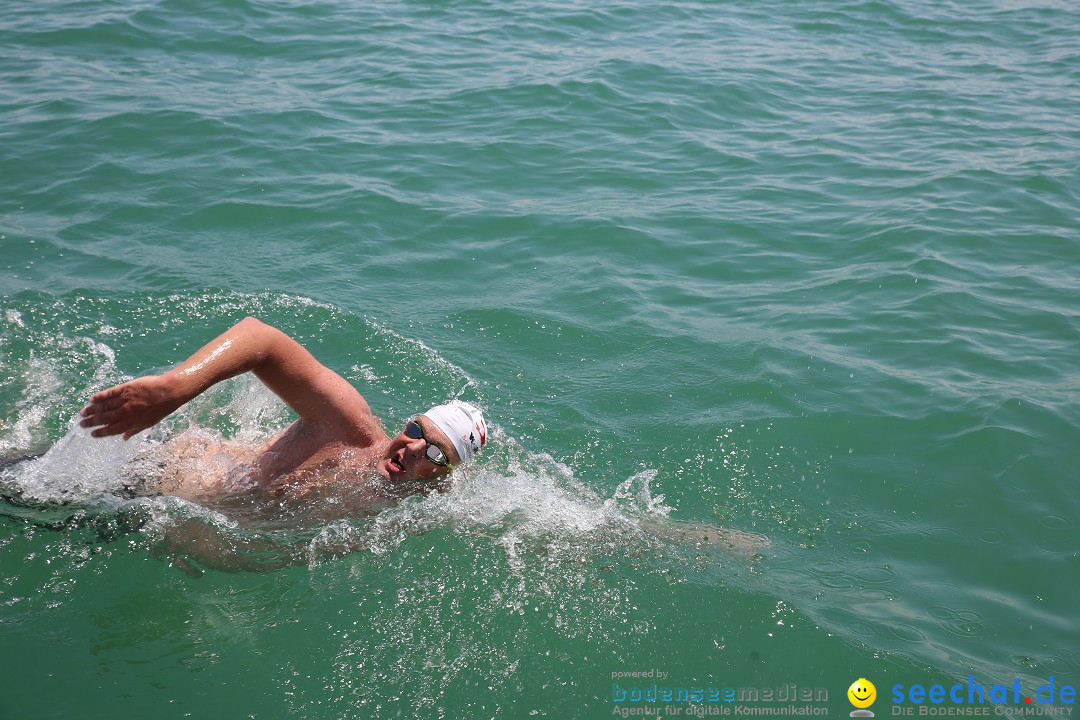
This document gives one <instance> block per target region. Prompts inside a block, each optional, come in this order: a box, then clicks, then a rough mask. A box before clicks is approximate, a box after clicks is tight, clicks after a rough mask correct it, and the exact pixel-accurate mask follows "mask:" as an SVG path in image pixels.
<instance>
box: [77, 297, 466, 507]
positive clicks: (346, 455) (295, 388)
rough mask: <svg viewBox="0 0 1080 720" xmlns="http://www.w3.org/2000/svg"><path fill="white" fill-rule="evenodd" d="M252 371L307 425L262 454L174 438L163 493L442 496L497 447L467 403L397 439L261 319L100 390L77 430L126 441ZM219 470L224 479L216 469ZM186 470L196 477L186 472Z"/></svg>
mask: <svg viewBox="0 0 1080 720" xmlns="http://www.w3.org/2000/svg"><path fill="white" fill-rule="evenodd" d="M246 372H251V373H254V375H255V377H256V378H258V379H259V380H260V381H261V382H262V383H263V384H264V385H266V386H267V387H268V388H269V389H270V390H271V391H273V393H274V394H275V395H277V396H278V397H279V398H280V399H281V400H282V401H283V402H284V403H285V404H286V405H288V406H289V407H290V408H292V409H293V411H295V412H296V414H297V415H299V418H298V419H297V420H296V421H295V422H293V423H292V424H291V425H290V426H289V427H288V428H286V429H285V430H284V431H282V432H281V433H279V434H278V435H277V436H276V437H274V438H272V439H271V440H270V441H269V442H267V443H266V444H265V445H263V446H262V447H260V448H258V449H256V450H252V449H250V448H243V447H242V446H240V445H239V444H237V443H229V442H223V441H221V440H215V439H213V438H208V437H200V436H198V435H194V436H192V435H187V436H182V437H181V438H178V439H177V440H174V441H172V443H171V447H170V451H171V453H172V461H169V462H166V461H164V460H163V461H161V465H162V468H163V469H164V468H165V466H166V465H168V466H169V467H170V468H171V471H170V473H167V474H171V479H170V480H168V481H166V482H164V483H163V484H159V485H158V488H157V491H159V492H163V493H167V494H172V495H177V496H180V497H185V498H187V499H191V500H196V501H202V500H206V499H209V498H211V497H212V496H214V495H215V494H229V493H230V492H237V491H241V490H242V491H245V492H247V491H251V490H261V491H264V492H265V493H267V494H268V495H270V496H273V497H276V498H283V499H304V498H306V497H309V496H311V495H312V494H314V493H317V492H319V491H325V490H327V489H328V486H334V487H330V488H329V490H330V491H331V492H337V491H340V490H342V488H341V485H342V484H343V482H344V483H345V484H350V483H352V484H354V485H356V486H362V487H366V486H378V487H379V488H381V490H380V492H379V493H378V494H381V495H383V496H390V497H395V498H401V497H405V496H407V495H412V494H417V493H421V494H428V493H429V492H431V491H439V492H442V491H444V490H446V489H447V488H448V482H449V474H450V471H451V470H452V469H453V468H455V467H458V466H460V465H462V464H465V463H468V462H469V461H470V460H472V459H473V458H474V457H475V456H476V454H477V453H479V452H480V450H481V448H483V446H484V443H485V442H486V440H487V426H486V425H485V423H484V416H483V414H482V413H481V411H480V409H479V408H477V407H475V406H473V405H470V404H469V403H465V402H461V401H457V400H455V401H452V402H450V403H447V404H444V405H436V406H435V407H433V408H431V409H430V410H428V411H426V412H424V413H423V414H421V415H419V416H417V417H416V418H414V419H413V420H410V421H409V422H408V423H406V424H405V427H404V428H402V430H401V431H400V432H399V433H398V434H397V435H395V436H394V437H390V436H389V435H388V434H387V433H386V432H385V431H384V430H383V428H382V425H381V424H380V422H379V420H378V419H377V418H376V417H375V416H374V415H373V414H372V412H371V408H370V407H369V406H368V404H367V401H366V400H364V398H363V396H362V395H361V394H360V393H359V392H358V391H357V390H356V388H354V387H353V386H352V385H351V384H350V383H349V382H348V381H347V380H345V379H344V378H342V377H341V376H340V375H338V374H337V373H335V372H334V371H333V370H330V369H329V368H327V367H326V366H324V365H322V364H321V363H319V362H318V361H317V360H316V359H315V357H314V356H312V354H311V353H310V352H308V351H307V350H306V349H305V348H304V347H303V346H301V345H300V344H299V343H298V342H296V341H295V340H293V339H292V338H291V337H289V336H288V335H286V334H285V333H283V332H282V331H280V330H278V329H276V328H274V327H271V326H270V325H267V324H265V323H263V322H261V321H259V320H257V319H255V318H252V317H248V318H245V319H244V320H242V321H241V322H239V323H237V324H236V325H234V326H233V327H231V328H230V329H229V330H227V331H225V333H223V334H222V335H220V336H219V337H218V338H216V339H214V340H213V341H211V342H210V343H209V344H208V345H206V346H205V347H203V348H202V349H201V350H199V351H198V352H196V353H195V354H194V355H192V356H191V357H190V358H188V359H187V360H186V361H184V362H183V363H181V364H180V365H179V366H177V367H175V368H173V369H172V370H169V371H168V372H165V373H163V374H161V375H150V376H146V377H140V378H137V379H135V380H131V381H129V382H125V383H122V384H120V385H116V386H114V387H111V388H109V389H107V390H102V391H101V392H99V393H95V394H94V395H93V396H92V397H91V398H90V402H89V403H88V404H87V406H86V407H85V408H83V409H82V411H81V413H80V415H81V416H82V419H81V420H80V422H79V424H80V425H81V426H82V427H85V428H92V430H91V434H92V435H93V436H94V437H106V436H110V435H122V436H123V438H124V439H125V440H127V439H129V438H131V437H132V436H134V435H136V434H138V433H140V432H142V431H143V430H146V429H147V428H150V427H153V426H154V425H156V424H157V423H158V422H160V421H161V420H162V419H164V418H165V417H166V416H168V415H169V414H170V413H172V412H174V411H175V410H177V409H178V408H180V407H181V406H182V405H184V404H185V403H187V402H188V401H190V400H192V399H193V398H195V397H197V396H198V395H200V394H201V393H203V392H205V391H206V390H208V389H209V388H210V387H211V386H213V385H215V384H217V383H219V382H221V381H223V380H226V379H228V378H232V377H235V376H237V375H240V374H242V373H246ZM208 457H213V458H215V459H216V460H219V461H220V462H216V463H206V462H203V464H202V465H200V466H199V467H198V469H195V468H194V467H192V466H191V464H190V461H193V460H194V459H198V460H205V459H206V458H208ZM178 459H179V460H180V461H177V460H178ZM185 462H187V465H185ZM215 466H216V467H220V468H221V471H220V472H218V473H214V472H207V470H206V468H207V467H215ZM185 467H186V468H187V469H188V470H194V471H193V472H187V473H185V472H184V470H185Z"/></svg>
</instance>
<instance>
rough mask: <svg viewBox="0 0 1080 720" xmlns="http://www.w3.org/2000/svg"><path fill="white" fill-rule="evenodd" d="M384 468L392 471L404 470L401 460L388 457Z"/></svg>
mask: <svg viewBox="0 0 1080 720" xmlns="http://www.w3.org/2000/svg"><path fill="white" fill-rule="evenodd" d="M386 468H387V469H388V470H390V472H392V473H395V474H397V473H401V472H405V467H404V466H403V465H402V464H401V461H400V460H398V459H396V458H390V459H389V460H387V461H386Z"/></svg>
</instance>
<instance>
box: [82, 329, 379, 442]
mask: <svg viewBox="0 0 1080 720" xmlns="http://www.w3.org/2000/svg"><path fill="white" fill-rule="evenodd" d="M245 372H253V373H255V376H256V377H258V378H259V380H261V381H262V382H263V384H265V385H266V386H267V387H268V388H270V389H271V390H272V391H273V392H274V394H276V395H277V396H278V397H279V398H281V399H282V401H284V402H285V404H287V405H288V406H289V407H291V408H292V409H293V410H294V411H296V413H297V414H298V415H299V416H300V419H301V420H302V421H304V423H305V424H306V425H308V426H309V427H310V428H311V429H313V430H316V431H319V432H323V433H325V434H327V435H328V436H340V437H342V438H348V439H352V436H355V435H365V434H367V433H371V432H375V431H374V430H373V428H375V427H377V421H375V420H374V418H373V416H372V414H371V408H370V407H368V404H367V402H366V401H365V400H364V398H363V396H361V395H360V393H359V392H357V390H356V388H354V387H353V386H352V385H351V384H349V382H348V381H347V380H345V379H344V378H342V377H341V376H340V375H338V374H337V373H335V372H334V371H333V370H331V369H329V368H327V367H326V366H324V365H322V364H321V363H320V362H319V361H318V360H316V359H315V358H314V356H312V354H311V353H309V352H308V351H307V350H306V349H304V347H303V346H301V345H300V344H299V343H298V342H296V341H295V340H293V339H292V338H290V337H289V336H288V335H286V334H285V333H283V332H281V331H280V330H278V329H277V328H274V327H271V326H269V325H267V324H266V323H263V322H260V321H259V320H256V319H255V318H252V317H249V318H245V319H244V320H241V321H240V322H239V323H237V324H236V325H234V326H232V327H231V328H229V329H228V330H226V331H225V332H224V333H223V334H221V335H220V336H218V337H217V338H215V339H214V340H212V341H211V342H210V343H209V344H208V345H206V346H205V347H203V348H202V349H201V350H199V351H198V352H197V353H195V354H194V355H192V356H191V357H190V358H188V359H187V360H185V361H184V362H183V363H182V364H180V365H179V366H177V367H175V368H173V369H172V370H169V371H168V372H165V373H162V374H161V375H149V376H146V377H141V378H137V379H135V380H131V381H129V382H126V383H123V384H121V385H116V386H114V387H111V388H109V389H107V390H102V391H101V392H99V393H96V394H94V395H93V396H92V397H91V398H90V402H89V404H88V405H87V406H86V407H85V408H83V409H82V412H81V415H82V418H83V419H82V420H81V421H80V423H79V424H80V425H81V426H82V427H89V428H94V430H93V431H92V433H91V434H92V435H93V436H94V437H105V436H108V435H123V436H124V439H125V440H127V439H128V438H130V437H131V436H133V435H135V434H137V433H139V432H142V431H143V430H146V429H147V428H149V427H152V426H153V425H155V424H157V423H158V422H160V421H161V420H162V419H163V418H165V416H167V415H169V413H171V412H173V411H174V410H176V409H177V408H179V407H180V406H181V405H183V404H184V403H186V402H188V401H189V400H191V399H193V398H195V397H197V396H198V395H200V394H201V393H203V392H205V391H206V390H207V389H209V388H210V387H211V386H213V385H215V384H216V383H219V382H221V381H222V380H226V379H228V378H231V377H235V376H237V375H240V374H242V373H245Z"/></svg>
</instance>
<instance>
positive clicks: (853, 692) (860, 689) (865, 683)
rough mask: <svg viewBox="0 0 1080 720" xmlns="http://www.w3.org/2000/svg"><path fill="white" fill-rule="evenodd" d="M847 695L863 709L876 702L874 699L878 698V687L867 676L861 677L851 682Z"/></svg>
mask: <svg viewBox="0 0 1080 720" xmlns="http://www.w3.org/2000/svg"><path fill="white" fill-rule="evenodd" d="M847 696H848V700H850V701H851V704H852V705H854V706H855V707H857V708H859V709H860V710H861V709H864V708H868V707H870V706H871V705H873V704H874V700H876V699H877V688H875V687H874V683H872V682H870V681H869V680H867V679H866V678H859V679H858V680H856V681H855V682H853V683H851V687H849V688H848V691H847ZM867 714H869V713H867Z"/></svg>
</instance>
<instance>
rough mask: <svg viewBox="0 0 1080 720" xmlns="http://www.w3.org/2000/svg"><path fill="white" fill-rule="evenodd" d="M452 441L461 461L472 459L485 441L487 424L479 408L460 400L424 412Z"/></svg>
mask: <svg viewBox="0 0 1080 720" xmlns="http://www.w3.org/2000/svg"><path fill="white" fill-rule="evenodd" d="M424 417H426V418H427V419H428V420H430V421H431V422H433V423H435V426H436V427H438V428H439V429H440V430H442V431H443V432H444V433H446V436H447V437H448V438H450V442H452V443H454V449H455V450H457V454H458V457H459V458H461V462H463V463H464V462H468V461H469V460H472V459H473V456H475V455H476V453H478V452H480V448H482V447H484V443H486V442H487V424H486V423H485V422H484V414H483V413H482V412H480V408H478V407H476V406H475V405H470V404H469V403H467V402H462V401H460V400H451V401H450V402H448V403H447V404H445V405H436V406H435V407H433V408H431V409H430V410H428V411H427V412H426V413H424Z"/></svg>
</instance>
